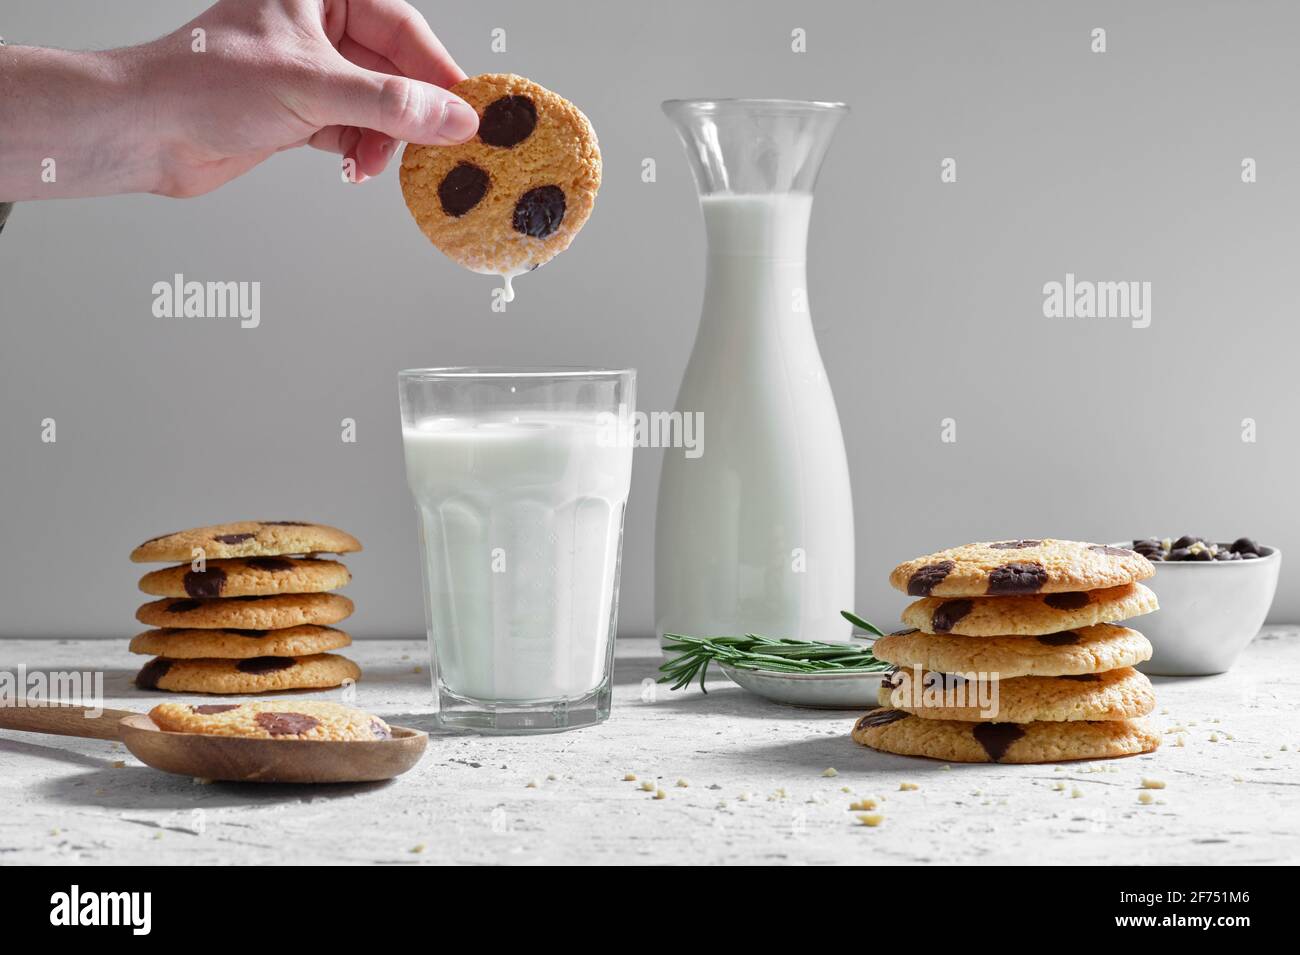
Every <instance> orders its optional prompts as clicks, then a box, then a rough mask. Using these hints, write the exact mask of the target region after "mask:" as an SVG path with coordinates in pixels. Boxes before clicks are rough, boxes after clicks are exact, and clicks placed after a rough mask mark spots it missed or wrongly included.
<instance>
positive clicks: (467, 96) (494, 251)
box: [400, 73, 601, 301]
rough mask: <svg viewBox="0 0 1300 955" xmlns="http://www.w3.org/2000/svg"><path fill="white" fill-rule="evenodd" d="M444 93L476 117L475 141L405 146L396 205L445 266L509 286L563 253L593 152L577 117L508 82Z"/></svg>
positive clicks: (525, 83) (557, 101)
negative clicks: (399, 197)
mask: <svg viewBox="0 0 1300 955" xmlns="http://www.w3.org/2000/svg"><path fill="white" fill-rule="evenodd" d="M451 91H452V92H453V93H455V94H456V95H457V96H459V97H460V98H461V99H463V100H465V102H467V103H469V104H470V105H471V106H473V107H474V109H475V111H476V112H477V113H478V114H479V130H478V135H477V136H475V137H474V138H473V139H471V140H469V141H468V142H464V143H461V144H459V145H455V146H422V145H420V144H418V143H411V144H409V145H407V147H406V151H405V152H404V153H403V155H402V168H401V174H400V178H401V183H402V195H403V196H404V197H405V199H406V205H407V208H409V209H410V210H411V215H412V216H414V217H415V221H416V223H417V224H418V225H419V226H420V229H421V231H422V232H424V234H425V235H426V236H428V238H429V240H430V241H431V242H433V244H434V245H436V246H437V247H438V248H439V249H441V250H442V252H443V253H444V254H445V255H446V256H447V257H448V258H449V259H451V260H452V261H453V262H456V263H457V264H459V265H462V266H464V267H465V268H467V269H470V270H471V271H474V272H484V273H489V274H495V275H501V276H503V277H504V278H505V280H506V285H505V289H506V294H505V299H506V301H510V300H511V299H512V298H513V297H514V294H513V290H512V289H511V285H510V280H511V278H512V277H513V276H516V275H520V274H522V273H524V272H529V271H532V270H533V269H535V268H537V267H538V266H540V265H543V264H544V263H546V262H548V261H550V260H551V259H552V258H554V257H555V256H556V255H558V254H559V253H561V252H563V251H564V250H565V249H567V248H568V247H569V243H571V242H572V241H573V239H574V237H575V236H576V235H577V234H578V230H580V229H581V228H582V226H583V224H584V223H585V222H586V221H587V218H588V217H589V216H590V215H591V210H592V208H593V206H594V205H595V202H596V191H597V190H598V189H599V188H600V175H601V161H600V148H599V146H598V145H597V143H596V133H595V131H594V130H593V129H592V128H591V123H590V122H588V121H587V117H586V116H584V115H583V114H582V112H581V111H580V110H579V109H578V108H577V107H576V106H574V105H573V104H572V103H570V102H569V101H568V100H566V99H564V98H563V97H560V96H557V95H556V94H555V93H552V92H551V91H550V90H548V89H545V88H543V87H541V86H538V85H537V84H536V83H534V82H532V81H531V80H527V79H524V78H523V77H522V76H515V75H513V74H509V73H485V74H483V75H482V76H472V77H470V78H469V79H466V80H462V81H461V82H460V83H457V84H456V85H455V86H453V87H452V89H451Z"/></svg>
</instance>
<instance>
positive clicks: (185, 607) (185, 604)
mask: <svg viewBox="0 0 1300 955" xmlns="http://www.w3.org/2000/svg"><path fill="white" fill-rule="evenodd" d="M202 606H203V603H202V602H201V601H198V600H173V601H172V602H171V603H169V604H168V605H167V607H166V612H167V613H189V612H190V611H191V610H198V609H199V608H200V607H202Z"/></svg>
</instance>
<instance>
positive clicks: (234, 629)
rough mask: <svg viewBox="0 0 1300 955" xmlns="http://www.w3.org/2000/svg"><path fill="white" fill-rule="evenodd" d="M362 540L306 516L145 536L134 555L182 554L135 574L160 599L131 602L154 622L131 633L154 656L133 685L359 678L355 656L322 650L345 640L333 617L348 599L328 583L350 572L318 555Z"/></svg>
mask: <svg viewBox="0 0 1300 955" xmlns="http://www.w3.org/2000/svg"><path fill="white" fill-rule="evenodd" d="M359 550H361V543H360V542H359V541H358V540H357V539H356V538H355V537H353V536H352V535H351V534H346V533H344V532H343V531H341V530H339V529H338V528H336V527H328V526H326V525H324V524H310V523H307V522H304V521H239V522H237V523H233V524H217V525H213V526H210V527H196V528H193V529H191V530H186V531H177V532H176V533H174V534H164V535H163V536H161V537H155V538H152V539H150V540H147V541H145V542H144V543H143V544H141V545H140V546H139V547H137V548H136V549H135V550H134V551H132V552H131V559H132V560H133V561H136V562H138V563H148V562H151V561H166V562H175V561H186V563H180V564H177V565H176V566H174V567H165V568H163V569H162V570H155V571H152V572H151V573H148V574H145V575H144V576H143V577H142V578H140V589H141V590H142V591H144V592H145V593H146V594H152V595H154V596H156V597H161V598H162V599H161V600H154V601H151V602H149V603H146V604H144V605H143V606H142V607H140V609H139V610H138V611H136V619H137V620H139V621H140V622H141V623H144V624H148V625H149V626H151V627H155V628H157V629H153V630H146V631H145V632H144V633H141V634H139V635H137V636H136V637H135V638H134V639H133V640H132V641H131V651H132V652H133V653H143V654H148V655H150V656H153V657H154V659H153V660H150V661H149V662H148V663H146V664H145V665H144V668H143V669H141V670H140V673H139V674H138V675H137V676H136V680H135V682H136V686H138V687H140V688H141V689H145V690H171V691H174V692H181V693H225V694H230V693H239V694H243V693H265V692H268V691H272V690H276V691H279V690H303V689H325V688H327V687H333V686H339V685H340V684H342V683H343V682H344V681H345V680H356V679H359V678H360V676H361V670H360V668H359V667H357V665H356V664H355V663H353V662H352V661H351V660H349V659H347V658H346V657H342V656H338V655H337V654H334V653H329V652H327V651H330V650H336V649H338V648H339V647H346V646H348V645H349V644H350V643H351V642H352V638H351V637H350V636H348V635H347V634H346V633H344V632H343V631H342V630H339V629H337V628H335V627H334V626H333V624H336V623H338V622H340V621H341V620H343V619H344V618H346V617H348V616H349V615H350V614H351V613H352V609H353V606H352V601H351V600H349V599H348V598H347V597H344V596H342V595H341V594H336V593H332V592H331V591H334V590H337V589H338V588H339V587H342V586H344V585H346V584H347V583H348V582H349V581H351V580H352V574H351V573H350V572H349V571H348V569H347V568H346V567H345V566H343V564H341V563H339V562H338V561H334V560H322V559H320V558H319V556H318V555H319V554H322V553H328V554H343V553H349V552H352V551H359Z"/></svg>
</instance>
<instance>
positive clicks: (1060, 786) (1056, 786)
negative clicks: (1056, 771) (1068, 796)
mask: <svg viewBox="0 0 1300 955" xmlns="http://www.w3.org/2000/svg"><path fill="white" fill-rule="evenodd" d="M1052 788H1053V789H1055V790H1056V791H1057V792H1058V793H1059V792H1064V791H1065V783H1061V782H1058V783H1053V784H1052Z"/></svg>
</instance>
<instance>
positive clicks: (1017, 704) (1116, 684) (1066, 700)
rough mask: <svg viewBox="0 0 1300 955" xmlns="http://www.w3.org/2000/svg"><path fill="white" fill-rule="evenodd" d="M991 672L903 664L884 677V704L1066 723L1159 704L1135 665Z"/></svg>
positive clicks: (1120, 715) (1128, 714)
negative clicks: (1067, 672)
mask: <svg viewBox="0 0 1300 955" xmlns="http://www.w3.org/2000/svg"><path fill="white" fill-rule="evenodd" d="M988 677H992V674H987V675H986V674H980V673H977V672H976V671H970V672H968V673H966V674H954V673H936V672H932V671H931V672H926V671H921V672H920V673H919V674H918V672H917V671H916V670H913V669H900V670H897V671H895V672H893V673H891V674H889V676H888V677H887V679H886V680H884V681H882V683H881V686H880V695H879V703H880V705H881V706H885V707H892V708H894V709H899V710H906V711H907V712H909V713H913V714H915V715H917V716H922V717H925V718H926V719H935V720H962V721H976V722H978V721H983V722H996V723H1032V722H1035V721H1040V720H1041V721H1044V722H1053V723H1062V722H1073V721H1077V720H1126V719H1132V718H1134V717H1138V716H1146V715H1147V714H1149V713H1150V712H1151V711H1152V710H1153V709H1155V705H1156V697H1155V692H1154V691H1153V690H1152V689H1151V681H1150V680H1148V679H1147V678H1146V677H1145V676H1143V675H1142V674H1141V673H1139V672H1138V671H1137V670H1134V669H1133V668H1132V667H1121V668H1120V669H1118V670H1109V671H1107V672H1105V673H1082V674H1078V675H1075V676H1021V677H1013V678H1011V679H996V678H988Z"/></svg>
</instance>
